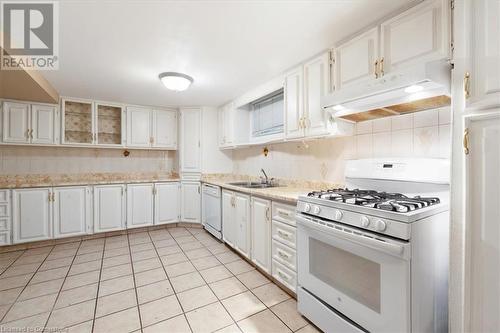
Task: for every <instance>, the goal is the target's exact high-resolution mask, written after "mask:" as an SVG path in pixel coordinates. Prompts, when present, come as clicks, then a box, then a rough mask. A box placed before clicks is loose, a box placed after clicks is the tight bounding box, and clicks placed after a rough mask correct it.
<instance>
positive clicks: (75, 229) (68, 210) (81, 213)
mask: <svg viewBox="0 0 500 333" xmlns="http://www.w3.org/2000/svg"><path fill="white" fill-rule="evenodd" d="M52 198H53V210H54V238H61V237H72V236H80V235H85V234H91V233H92V211H91V198H92V196H91V188H90V187H87V186H75V187H73V186H72V187H55V188H54V189H53V197H52Z"/></svg>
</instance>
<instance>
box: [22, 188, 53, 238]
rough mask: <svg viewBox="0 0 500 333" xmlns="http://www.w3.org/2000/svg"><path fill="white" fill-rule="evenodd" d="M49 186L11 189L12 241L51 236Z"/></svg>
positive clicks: (50, 193)
mask: <svg viewBox="0 0 500 333" xmlns="http://www.w3.org/2000/svg"><path fill="white" fill-rule="evenodd" d="M51 195H52V190H51V189H50V188H35V189H19V190H13V191H12V197H13V198H12V221H13V222H12V224H13V228H12V231H13V233H12V234H13V243H25V242H33V241H40V240H46V239H50V238H52V205H50V201H49V200H50V198H51Z"/></svg>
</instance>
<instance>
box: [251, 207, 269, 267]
mask: <svg viewBox="0 0 500 333" xmlns="http://www.w3.org/2000/svg"><path fill="white" fill-rule="evenodd" d="M251 235H252V244H251V248H252V251H251V253H252V261H253V263H254V264H255V265H257V266H258V267H260V268H261V269H262V270H263V271H265V272H266V273H269V274H270V273H271V201H269V200H265V199H261V198H256V197H252V226H251Z"/></svg>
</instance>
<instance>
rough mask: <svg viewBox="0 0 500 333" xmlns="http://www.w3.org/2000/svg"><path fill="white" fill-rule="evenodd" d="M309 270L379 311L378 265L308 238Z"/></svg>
mask: <svg viewBox="0 0 500 333" xmlns="http://www.w3.org/2000/svg"><path fill="white" fill-rule="evenodd" d="M309 273H311V274H312V275H314V276H315V277H316V278H318V279H320V280H321V281H323V282H324V283H326V284H328V285H330V286H332V287H333V288H335V289H336V290H338V291H340V292H342V293H344V294H345V295H347V296H349V297H350V298H352V299H353V300H355V301H357V302H359V303H361V304H363V305H365V306H367V307H369V308H370V309H372V310H373V311H376V312H378V313H380V265H379V264H378V263H376V262H373V261H371V260H368V259H365V258H363V257H360V256H357V255H355V254H353V253H351V252H347V251H344V250H341V249H339V248H336V247H334V246H331V245H329V244H326V243H324V242H321V241H319V240H317V239H314V238H309Z"/></svg>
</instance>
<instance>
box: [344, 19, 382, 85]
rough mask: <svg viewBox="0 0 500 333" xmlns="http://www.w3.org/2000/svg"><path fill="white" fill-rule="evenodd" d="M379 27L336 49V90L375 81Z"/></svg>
mask: <svg viewBox="0 0 500 333" xmlns="http://www.w3.org/2000/svg"><path fill="white" fill-rule="evenodd" d="M378 48H379V27H375V28H372V29H370V30H368V31H366V32H364V33H362V34H361V35H359V36H357V37H354V38H352V39H351V40H349V41H347V42H345V43H343V44H341V45H339V46H337V47H336V48H335V71H334V77H335V79H334V82H335V89H336V90H339V89H342V88H343V87H345V86H348V85H352V84H357V83H362V82H367V81H370V80H373V79H375V73H376V72H377V67H378V60H377V59H378V56H379V50H378Z"/></svg>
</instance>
